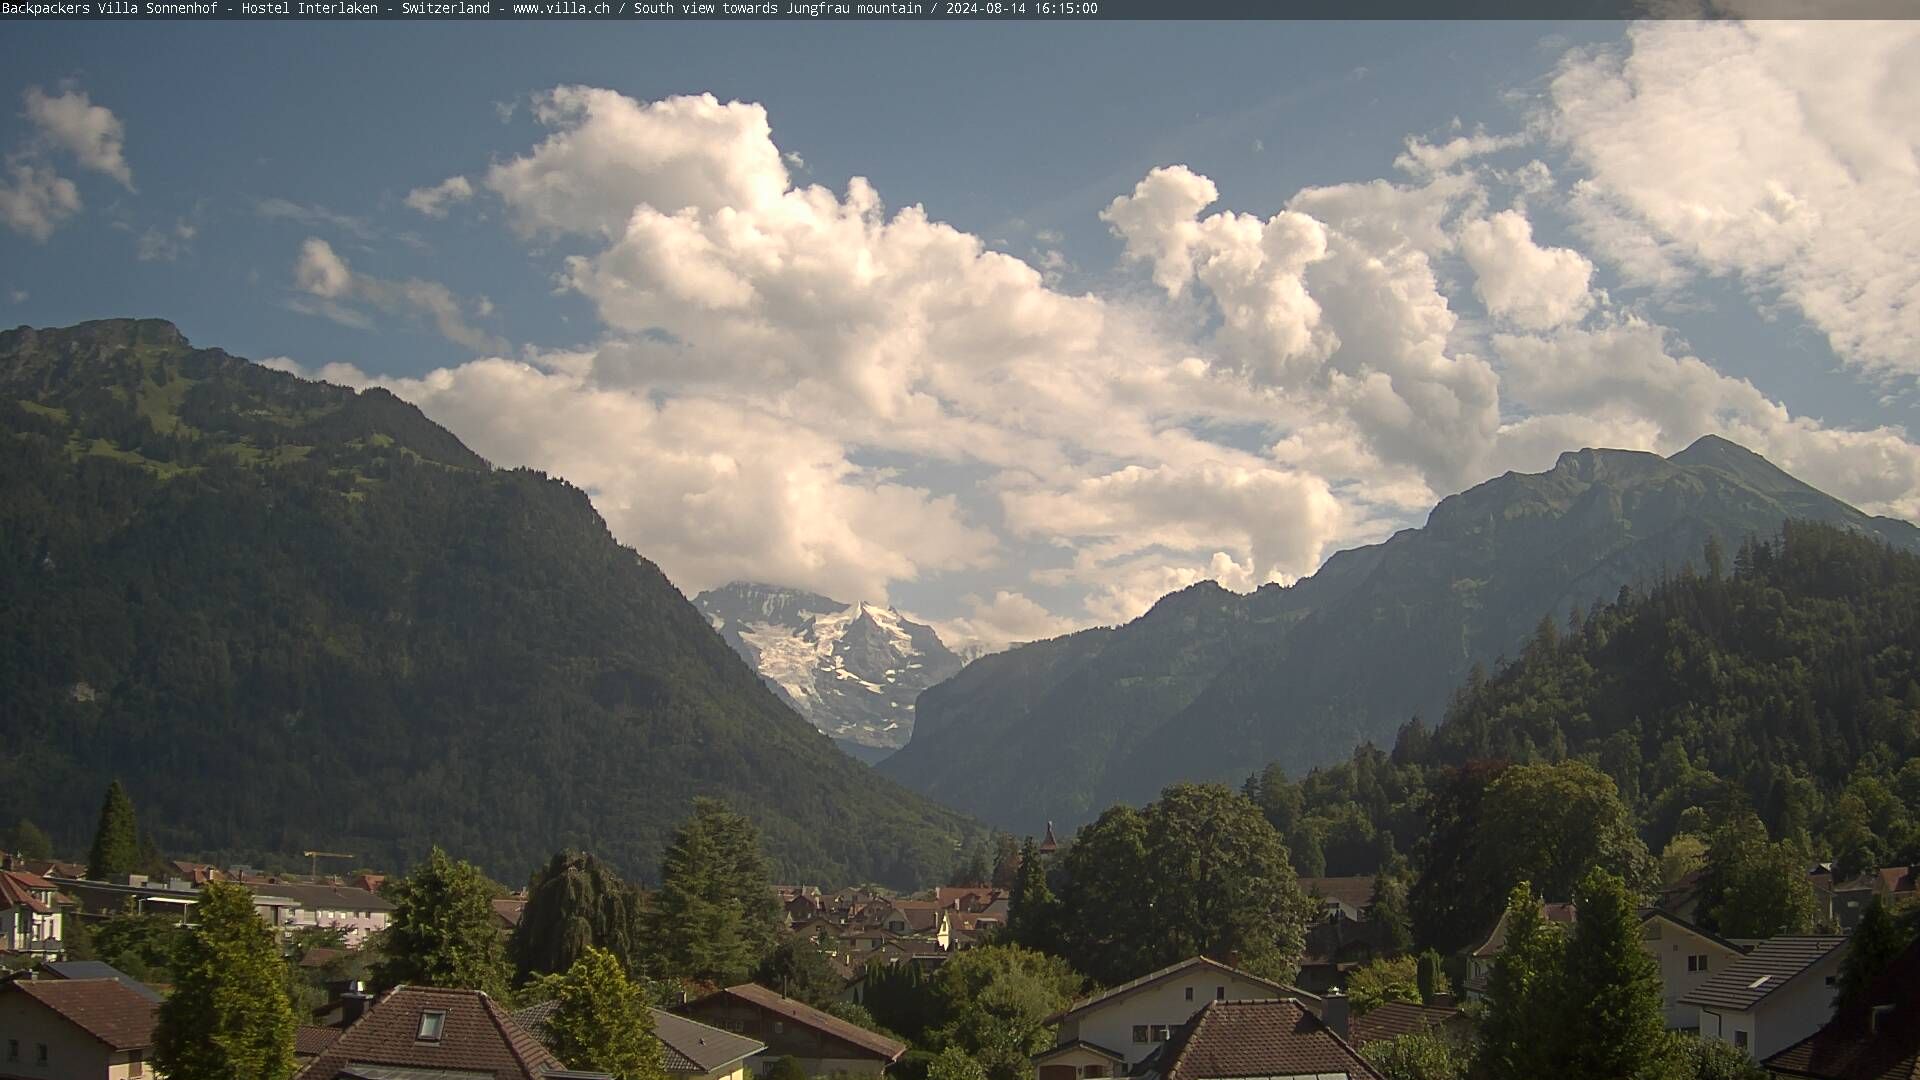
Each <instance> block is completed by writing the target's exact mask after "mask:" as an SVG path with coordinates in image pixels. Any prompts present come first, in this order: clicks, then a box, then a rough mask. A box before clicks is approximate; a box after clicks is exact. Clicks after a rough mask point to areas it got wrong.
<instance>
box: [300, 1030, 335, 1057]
mask: <svg viewBox="0 0 1920 1080" xmlns="http://www.w3.org/2000/svg"><path fill="white" fill-rule="evenodd" d="M339 1037H340V1029H339V1028H336V1027H315V1026H313V1025H312V1024H301V1025H300V1026H299V1027H297V1028H294V1029H293V1052H294V1055H295V1056H296V1057H319V1056H320V1055H321V1054H322V1053H324V1052H325V1051H326V1049H327V1047H329V1046H332V1045H333V1041H334V1040H335V1039H338V1038H339Z"/></svg>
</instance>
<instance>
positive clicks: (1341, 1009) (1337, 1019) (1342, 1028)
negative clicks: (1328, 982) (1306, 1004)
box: [1320, 986, 1348, 1039]
mask: <svg viewBox="0 0 1920 1080" xmlns="http://www.w3.org/2000/svg"><path fill="white" fill-rule="evenodd" d="M1347 1004H1348V1002H1347V995H1345V994H1343V993H1341V992H1340V988H1339V987H1337V986H1336V987H1334V988H1333V989H1331V990H1329V991H1327V996H1326V997H1324V998H1322V999H1321V1002H1320V1019H1321V1020H1324V1021H1325V1022H1326V1025H1327V1026H1328V1027H1330V1028H1332V1029H1333V1033H1334V1034H1335V1035H1338V1036H1340V1037H1341V1038H1343V1039H1344V1038H1346V1037H1347Z"/></svg>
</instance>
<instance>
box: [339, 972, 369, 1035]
mask: <svg viewBox="0 0 1920 1080" xmlns="http://www.w3.org/2000/svg"><path fill="white" fill-rule="evenodd" d="M372 1004H373V995H372V994H369V993H367V984H366V983H363V982H355V983H351V984H349V989H348V990H347V992H346V993H344V994H341V995H340V1026H341V1027H348V1026H350V1025H351V1024H352V1023H353V1022H354V1021H355V1020H358V1019H360V1018H361V1017H362V1016H365V1015H367V1009H368V1007H369V1006H371V1005H372Z"/></svg>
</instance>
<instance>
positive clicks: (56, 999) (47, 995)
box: [7, 979, 158, 1050]
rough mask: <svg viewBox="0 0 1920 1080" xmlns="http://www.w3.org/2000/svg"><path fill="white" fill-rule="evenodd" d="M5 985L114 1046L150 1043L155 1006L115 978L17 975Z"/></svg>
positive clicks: (132, 1047) (139, 1046)
mask: <svg viewBox="0 0 1920 1080" xmlns="http://www.w3.org/2000/svg"><path fill="white" fill-rule="evenodd" d="M7 985H8V986H10V987H12V988H13V989H15V990H18V991H19V992H21V993H23V994H25V995H27V996H28V997H30V998H32V999H33V1000H35V1001H37V1002H39V1003H40V1004H42V1005H44V1006H46V1007H47V1008H49V1009H51V1010H53V1011H54V1012H56V1013H58V1014H59V1015H61V1016H62V1017H65V1018H66V1019H67V1020H68V1021H69V1022H70V1023H72V1024H74V1025H75V1026H76V1027H79V1028H80V1029H81V1030H83V1031H85V1032H86V1033H87V1034H89V1035H91V1036H93V1037H94V1038H96V1039H98V1040H100V1041H101V1042H103V1043H106V1044H107V1045H108V1046H110V1047H112V1048H113V1049H115V1050H141V1049H145V1048H146V1047H148V1046H152V1045H153V1021H154V1015H155V1012H156V1011H157V1009H158V1006H156V1005H155V1004H154V1003H153V1002H152V1001H150V1000H148V999H147V998H146V997H145V996H143V995H141V994H139V993H136V992H135V991H133V990H132V989H130V988H128V987H127V986H125V985H123V984H122V983H121V982H120V981H119V980H118V979H16V980H14V981H13V982H11V983H8V984H7Z"/></svg>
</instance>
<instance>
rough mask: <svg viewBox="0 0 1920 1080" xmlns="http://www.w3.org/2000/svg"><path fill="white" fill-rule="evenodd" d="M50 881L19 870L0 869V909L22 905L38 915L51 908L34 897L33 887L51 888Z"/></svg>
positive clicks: (45, 912) (52, 886)
mask: <svg viewBox="0 0 1920 1080" xmlns="http://www.w3.org/2000/svg"><path fill="white" fill-rule="evenodd" d="M53 888H54V885H53V883H52V882H50V881H48V880H47V879H45V878H43V877H41V876H40V875H38V874H29V873H26V872H25V871H21V870H0V911H4V910H6V909H7V908H16V907H23V908H26V909H27V910H28V911H32V912H34V913H36V914H39V915H45V914H47V913H48V912H50V911H52V910H53V909H52V908H50V907H48V906H47V905H46V904H43V903H41V902H40V901H39V900H37V899H35V898H34V895H33V890H35V889H53Z"/></svg>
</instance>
